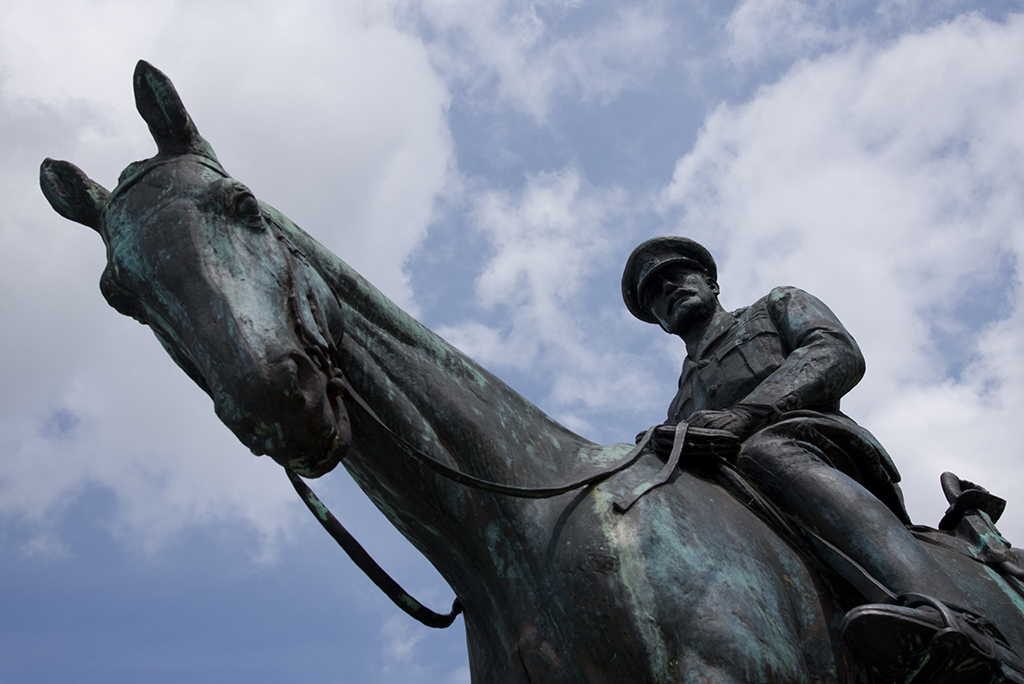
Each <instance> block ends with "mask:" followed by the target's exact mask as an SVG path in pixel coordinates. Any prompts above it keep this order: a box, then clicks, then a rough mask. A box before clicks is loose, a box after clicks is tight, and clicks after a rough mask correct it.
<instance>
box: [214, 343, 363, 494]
mask: <svg viewBox="0 0 1024 684" xmlns="http://www.w3.org/2000/svg"><path fill="white" fill-rule="evenodd" d="M328 372H332V371H330V370H328ZM333 373H337V371H333ZM255 375H256V377H255V378H250V379H249V380H248V381H246V382H243V383H239V384H240V385H243V386H244V389H243V390H242V391H241V392H240V393H239V394H238V396H237V397H234V398H230V397H229V398H226V400H225V401H224V402H223V404H222V403H221V402H215V403H216V404H217V406H216V409H217V415H218V416H220V418H221V420H222V421H223V422H224V424H225V425H227V426H228V427H229V428H230V429H231V430H232V432H234V433H235V435H236V436H237V437H238V438H239V440H241V441H242V443H243V444H245V445H246V446H247V447H249V449H250V450H251V451H252V452H253V453H254V454H256V455H257V456H262V455H264V454H265V455H268V456H270V457H271V458H272V459H274V460H275V461H276V462H278V463H280V464H281V465H283V466H285V467H287V468H290V469H291V470H293V471H295V472H296V473H298V474H299V475H302V476H303V477H320V476H321V475H324V474H326V473H328V472H330V471H331V470H333V469H334V467H335V466H337V465H338V463H340V462H341V460H342V459H343V458H344V457H345V455H346V454H347V453H348V448H349V444H350V443H351V440H352V432H351V427H350V423H349V416H348V411H347V410H346V409H345V404H344V402H343V394H344V386H345V384H344V382H343V381H341V380H340V378H336V377H334V376H333V375H332V376H331V377H328V376H326V375H325V373H324V372H323V371H322V370H321V368H319V367H318V365H317V364H315V363H314V362H313V361H311V360H310V358H309V357H308V356H307V355H306V354H304V353H302V352H298V351H295V352H291V353H288V354H286V355H284V356H282V357H281V358H280V359H278V360H277V361H275V362H273V363H270V364H267V365H266V366H265V367H264V368H262V369H261V370H260V372H258V373H256V374H255ZM222 407H223V410H222Z"/></svg>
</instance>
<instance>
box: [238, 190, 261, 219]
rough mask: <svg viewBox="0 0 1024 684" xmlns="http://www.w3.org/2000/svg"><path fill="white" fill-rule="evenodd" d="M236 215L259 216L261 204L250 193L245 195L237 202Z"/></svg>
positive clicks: (239, 197)
mask: <svg viewBox="0 0 1024 684" xmlns="http://www.w3.org/2000/svg"><path fill="white" fill-rule="evenodd" d="M234 213H235V215H236V216H259V215H260V203H259V202H257V201H256V198H255V197H253V196H252V195H250V194H249V193H247V192H246V193H243V194H241V195H239V196H238V198H237V199H236V200H235V211H234Z"/></svg>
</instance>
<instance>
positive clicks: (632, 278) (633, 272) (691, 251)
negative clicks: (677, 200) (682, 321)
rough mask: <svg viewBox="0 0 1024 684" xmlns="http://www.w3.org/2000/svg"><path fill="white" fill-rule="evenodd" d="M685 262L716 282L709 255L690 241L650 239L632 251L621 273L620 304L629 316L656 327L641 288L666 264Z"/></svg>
mask: <svg viewBox="0 0 1024 684" xmlns="http://www.w3.org/2000/svg"><path fill="white" fill-rule="evenodd" d="M686 262H688V263H690V264H693V265H694V266H697V267H698V268H700V269H702V270H704V272H706V273H707V274H708V275H709V276H710V277H711V279H712V280H715V281H717V280H718V267H717V266H716V265H715V260H714V259H713V258H712V257H711V252H709V251H708V250H706V249H704V246H703V245H701V244H700V243H698V242H695V241H693V240H691V239H690V238H684V237H678V236H676V235H665V236H662V237H656V238H651V239H650V240H647V241H646V242H643V243H641V244H640V246H639V247H637V248H636V249H634V250H633V253H632V254H630V255H629V258H628V259H626V268H625V270H623V272H622V300H623V301H624V302H626V308H627V309H629V312H630V313H631V314H633V315H634V316H636V317H637V318H639V319H640V320H641V321H645V322H647V323H657V322H658V321H657V319H655V318H654V315H653V314H652V313H651V312H650V310H649V309H648V308H647V298H646V297H644V296H643V292H644V287H645V286H646V285H647V282H648V280H650V278H651V276H653V275H654V274H655V273H656V272H657V271H658V270H660V269H662V268H664V267H665V266H668V265H669V264H675V263H686Z"/></svg>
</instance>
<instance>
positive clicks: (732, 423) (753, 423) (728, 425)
mask: <svg viewBox="0 0 1024 684" xmlns="http://www.w3.org/2000/svg"><path fill="white" fill-rule="evenodd" d="M686 422H687V423H689V424H690V426H691V427H700V428H711V429H713V430H725V431H726V432H731V433H732V434H734V435H736V437H737V438H739V439H740V441H742V440H745V439H746V438H747V437H750V436H751V435H752V434H754V433H755V432H757V431H758V430H759V429H760V428H761V427H762V426H763V425H764V419H763V417H762V416H759V415H757V414H755V413H754V412H753V411H750V410H748V409H746V408H744V407H742V406H734V407H733V408H731V409H729V410H728V411H697V412H696V413H694V414H692V415H691V416H690V417H689V418H687V419H686Z"/></svg>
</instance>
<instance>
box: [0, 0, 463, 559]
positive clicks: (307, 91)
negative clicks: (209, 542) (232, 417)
mask: <svg viewBox="0 0 1024 684" xmlns="http://www.w3.org/2000/svg"><path fill="white" fill-rule="evenodd" d="M371 10H373V11H371ZM388 20H389V15H387V13H380V12H376V10H375V8H374V7H360V6H358V5H353V6H348V5H343V6H336V5H335V4H334V3H329V2H326V1H321V0H300V1H298V2H292V3H287V4H286V5H282V4H281V3H271V2H257V3H246V4H242V3H234V2H224V3H203V4H196V3H190V2H169V1H168V2H154V3H146V4H145V5H142V4H138V3H131V2H127V1H125V0H103V1H100V2H93V3H68V4H66V5H63V6H62V7H61V11H59V12H58V11H52V9H48V8H47V6H46V5H45V4H40V3H28V2H11V3H7V4H6V5H5V21H4V22H3V23H2V24H0V64H2V65H3V71H2V80H0V130H3V136H4V145H5V160H4V164H3V166H2V167H0V180H3V183H2V186H0V201H2V202H3V204H4V207H5V216H6V218H5V221H4V222H3V223H2V224H0V237H2V240H3V245H4V249H3V250H0V310H2V311H3V312H4V315H5V318H6V319H7V320H8V321H12V324H11V325H9V326H8V327H6V328H5V330H4V332H5V335H4V345H5V354H4V355H3V357H2V358H0V386H3V387H4V388H5V391H4V392H3V393H2V394H0V445H2V448H3V453H4V456H3V459H2V460H0V513H3V514H4V515H6V516H16V517H21V518H22V519H23V520H26V521H31V525H33V526H34V529H36V530H37V535H36V541H35V542H33V544H34V547H33V549H35V550H36V551H40V552H41V550H45V549H47V548H50V549H52V548H56V547H55V546H54V544H52V543H50V541H48V540H49V539H50V537H49V536H48V535H50V534H51V532H52V529H53V526H54V525H56V524H57V523H59V521H60V513H61V511H66V510H68V507H69V506H70V505H71V504H72V503H73V502H74V500H75V497H76V495H77V494H78V493H79V492H81V491H83V490H84V489H85V488H87V487H90V486H96V485H99V486H101V487H104V488H107V489H109V490H111V491H113V492H114V493H115V497H116V505H117V513H116V515H115V516H114V518H113V519H112V520H110V521H109V524H110V525H111V527H112V529H113V530H114V531H115V532H117V533H118V534H120V535H122V536H123V537H124V538H125V539H126V541H128V542H129V543H130V546H132V547H133V548H138V549H141V550H143V551H152V550H154V549H156V548H159V547H160V546H161V544H164V543H165V542H166V541H167V540H168V539H169V538H170V535H173V534H174V533H175V532H177V531H179V530H181V529H182V528H184V527H187V526H190V525H200V524H206V523H217V524H224V523H231V524H236V525H237V524H238V523H239V522H242V523H244V524H245V525H247V526H248V529H249V530H251V532H253V533H255V535H256V536H257V537H258V538H259V539H260V540H261V542H260V543H259V544H257V545H256V546H259V547H260V548H261V551H259V552H257V553H258V555H259V554H263V556H262V557H266V555H267V554H272V553H273V549H274V545H275V542H276V541H277V540H279V539H281V538H283V536H284V535H287V530H288V528H289V526H290V525H291V524H292V521H293V520H294V519H295V516H296V515H298V514H299V511H298V508H297V507H296V506H295V504H294V498H295V497H294V493H292V492H290V490H289V489H288V485H287V483H286V482H285V481H284V480H283V479H282V478H283V476H282V474H281V473H280V471H279V469H278V468H276V467H274V466H273V464H272V463H270V462H269V461H267V460H266V459H263V460H257V459H255V458H253V457H252V456H251V455H249V454H248V452H247V451H246V450H245V449H244V448H242V447H241V446H240V445H239V444H238V443H237V441H236V440H235V438H234V437H233V436H231V435H230V433H228V431H227V430H226V428H224V427H223V426H221V425H220V424H219V423H218V422H217V421H216V418H215V417H214V415H213V411H212V406H211V405H210V402H209V400H208V399H207V398H206V397H205V395H203V394H202V393H201V392H200V391H199V390H198V389H197V388H196V387H194V386H193V385H192V384H191V382H190V381H189V380H188V379H187V378H185V376H184V375H183V374H182V373H181V372H180V371H179V370H178V369H177V368H176V367H174V366H173V364H172V363H171V361H170V359H169V358H168V357H167V356H166V354H165V353H164V352H163V350H162V349H161V348H160V346H159V344H157V342H156V340H154V339H153V337H152V335H150V334H149V332H148V330H146V329H144V328H142V327H140V326H138V325H137V324H136V323H134V322H133V321H129V320H128V319H124V318H121V317H120V316H119V315H118V314H116V313H115V312H113V311H112V310H110V309H109V308H108V307H107V306H106V304H105V302H104V301H103V299H102V297H101V296H100V295H99V292H98V288H97V287H96V283H97V281H98V278H99V275H100V272H101V271H102V268H103V265H104V263H105V259H104V255H103V246H102V243H101V241H100V240H99V238H98V237H97V236H96V234H95V233H94V232H93V231H91V230H89V229H88V228H85V227H83V226H79V225H77V224H72V223H70V222H68V221H65V220H64V219H62V218H60V217H59V216H57V215H56V214H55V213H53V211H52V210H51V209H50V208H49V207H48V206H47V204H46V202H45V200H44V199H43V198H42V195H41V193H40V191H39V188H38V181H37V177H38V165H39V163H40V161H42V159H43V158H44V157H46V156H52V157H57V158H65V159H68V160H70V161H72V162H74V163H75V164H77V165H79V166H80V167H82V168H83V169H84V170H85V171H86V172H87V173H89V174H90V175H91V176H92V177H94V178H95V179H96V180H97V181H99V182H100V183H102V184H103V185H105V186H107V187H108V188H110V187H112V186H113V185H114V182H115V179H116V177H117V174H118V173H119V172H120V170H121V169H122V168H123V167H124V166H126V165H127V164H128V163H129V162H131V161H134V160H136V159H141V158H144V157H147V156H150V155H152V154H153V152H154V145H153V142H152V140H151V139H150V137H149V134H148V131H147V130H146V126H145V124H144V123H143V122H142V120H141V119H140V118H139V116H138V114H137V113H136V112H135V108H134V101H133V98H132V85H131V74H132V69H133V68H134V65H135V61H136V60H137V59H138V58H140V57H142V58H146V59H147V60H149V61H151V62H152V63H154V64H155V65H156V66H158V67H159V68H161V69H162V70H164V71H165V72H166V73H168V75H169V76H170V77H171V78H172V80H174V81H175V84H176V85H177V87H178V90H179V92H180V94H181V96H182V98H183V100H184V102H185V104H186V106H187V107H188V108H189V110H190V112H191V114H192V115H193V117H194V119H195V120H196V122H197V124H198V126H199V128H200V130H201V131H202V132H203V134H204V135H205V136H206V137H207V138H208V139H209V140H210V142H211V143H212V144H213V146H214V147H215V149H217V151H218V154H219V155H220V158H221V161H223V162H224V164H225V166H226V168H227V169H228V170H229V171H230V172H232V173H233V174H234V175H235V176H236V177H237V178H238V179H239V180H241V181H242V182H245V183H247V184H248V185H250V186H251V187H252V188H253V189H254V190H255V191H256V193H257V194H258V195H260V196H261V197H262V198H264V199H266V200H268V201H270V202H271V203H272V204H274V205H275V206H277V207H278V208H279V209H281V210H282V211H284V212H285V213H287V214H289V215H290V216H291V217H292V218H294V219H295V220H296V221H298V222H299V223H300V224H301V225H303V227H305V228H306V229H307V230H309V231H310V232H311V233H312V234H313V235H314V236H315V237H317V238H318V239H320V240H321V241H323V242H325V243H326V244H327V245H328V246H329V247H331V248H332V249H333V250H334V251H336V252H337V253H338V254H340V255H341V256H342V257H343V258H345V259H347V260H348V261H349V262H350V263H353V265H355V266H356V267H357V268H359V269H360V270H361V271H362V272H363V273H364V274H365V275H367V276H368V277H370V278H372V279H373V281H374V282H376V283H378V284H379V285H380V286H381V287H382V289H383V290H385V292H386V293H387V294H389V295H390V296H392V297H393V298H395V299H397V300H398V301H400V302H402V303H403V304H405V305H406V306H410V305H411V304H412V297H411V292H410V290H409V288H408V283H407V280H406V277H405V275H404V274H403V272H402V265H403V262H404V261H405V259H406V257H407V256H408V255H409V253H410V252H411V251H412V250H413V249H414V248H415V247H416V245H417V244H418V243H419V242H420V241H421V240H422V239H423V237H424V235H425V233H426V227H427V225H428V223H429V222H430V220H431V219H432V218H433V212H434V202H435V198H436V197H437V196H438V194H439V193H441V192H442V191H443V190H444V188H445V187H446V184H447V183H448V182H449V180H450V175H451V174H450V168H451V167H452V165H453V154H452V143H451V138H450V134H449V131H448V128H447V121H446V111H447V106H448V93H447V89H446V87H445V85H444V83H443V82H442V81H441V79H440V78H439V77H438V76H437V74H436V73H435V72H434V70H433V68H432V67H431V66H430V64H429V61H428V59H427V51H426V49H425V48H424V46H423V44H422V43H421V42H420V41H419V40H418V39H416V38H414V37H412V36H410V35H408V34H405V33H402V32H401V31H399V30H398V29H396V28H394V27H393V26H392V25H390V24H389V23H386V22H387V21H388ZM86 55H87V56H88V58H87V59H86V58H85V56H86Z"/></svg>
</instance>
